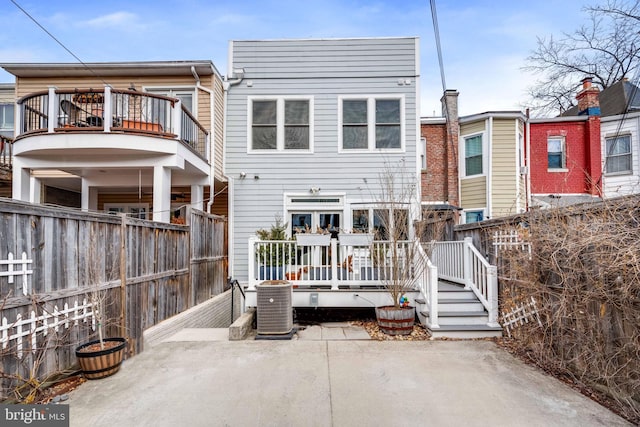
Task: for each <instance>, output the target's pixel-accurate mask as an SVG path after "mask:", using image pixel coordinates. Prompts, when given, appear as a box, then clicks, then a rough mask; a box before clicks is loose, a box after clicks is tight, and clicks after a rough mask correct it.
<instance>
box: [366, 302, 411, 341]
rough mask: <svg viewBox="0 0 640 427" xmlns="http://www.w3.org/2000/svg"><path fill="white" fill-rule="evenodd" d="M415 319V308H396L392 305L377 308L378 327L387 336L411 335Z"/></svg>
mask: <svg viewBox="0 0 640 427" xmlns="http://www.w3.org/2000/svg"><path fill="white" fill-rule="evenodd" d="M415 317H416V310H415V308H414V307H400V308H396V307H394V306H392V305H386V306H382V307H376V319H377V320H378V326H379V327H380V330H381V331H382V332H384V333H385V334H387V335H409V334H411V332H412V331H413V324H414V322H415Z"/></svg>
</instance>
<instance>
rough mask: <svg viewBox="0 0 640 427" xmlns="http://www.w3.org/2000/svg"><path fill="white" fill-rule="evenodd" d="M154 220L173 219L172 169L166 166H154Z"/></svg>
mask: <svg viewBox="0 0 640 427" xmlns="http://www.w3.org/2000/svg"><path fill="white" fill-rule="evenodd" d="M153 220H154V221H156V222H165V223H168V222H169V221H170V220H171V169H169V168H166V167H164V166H154V167H153Z"/></svg>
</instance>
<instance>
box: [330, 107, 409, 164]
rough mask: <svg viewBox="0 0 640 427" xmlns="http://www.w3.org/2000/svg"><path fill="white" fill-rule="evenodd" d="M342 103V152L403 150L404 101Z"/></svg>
mask: <svg viewBox="0 0 640 427" xmlns="http://www.w3.org/2000/svg"><path fill="white" fill-rule="evenodd" d="M339 102H340V113H341V114H340V120H341V123H340V131H341V144H342V146H341V149H342V150H344V151H347V150H370V151H373V150H400V149H402V148H403V138H402V129H403V102H402V98H397V97H394V98H387V97H364V98H341V99H340V101H339Z"/></svg>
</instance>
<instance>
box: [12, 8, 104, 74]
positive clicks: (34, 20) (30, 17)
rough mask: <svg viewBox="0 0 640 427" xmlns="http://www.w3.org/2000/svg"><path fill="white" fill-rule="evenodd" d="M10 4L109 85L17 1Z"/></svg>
mask: <svg viewBox="0 0 640 427" xmlns="http://www.w3.org/2000/svg"><path fill="white" fill-rule="evenodd" d="M11 3H13V4H14V5H15V6H16V7H17V8H18V9H20V10H21V11H22V13H24V14H25V15H27V17H29V19H31V20H32V21H33V22H34V23H35V24H36V25H37V26H38V27H40V29H42V31H44V32H45V33H47V35H48V36H49V37H51V38H52V39H53V40H55V42H56V43H58V44H59V45H60V46H61V47H62V48H63V49H64V50H66V51H67V52H69V54H70V55H71V56H73V57H74V58H75V59H76V60H77V61H78V62H79V63H80V64H82V66H83V67H84V68H86V69H87V70H89V72H91V74H93V75H94V76H96V77H97V78H98V79H99V80H100V81H101V82H102V83H104V84H105V85H109V84H108V83H107V82H105V81H104V79H103V78H102V77H100V76H99V75H98V74H97V73H96V72H95V71H94V70H93V69H92V68H91V67H89V66H88V65H87V64H85V63H84V62H83V61H82V59H80V58H79V57H78V56H77V55H76V54H75V53H73V52H72V51H71V49H69V48H68V47H67V46H65V45H64V43H62V42H61V41H60V40H58V39H57V38H56V36H54V35H53V34H51V33H50V32H49V30H47V29H46V28H45V27H44V26H43V25H42V24H40V23H39V22H38V21H37V20H36V19H35V18H34V17H33V16H31V15H30V14H29V12H27V11H26V10H24V9H23V8H22V6H20V5H19V4H18V2H17V1H15V0H11Z"/></svg>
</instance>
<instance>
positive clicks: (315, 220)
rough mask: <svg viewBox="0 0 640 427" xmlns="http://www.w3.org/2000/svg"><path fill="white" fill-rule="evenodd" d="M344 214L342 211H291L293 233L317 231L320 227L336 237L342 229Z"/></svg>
mask: <svg viewBox="0 0 640 427" xmlns="http://www.w3.org/2000/svg"><path fill="white" fill-rule="evenodd" d="M341 217H342V214H341V213H340V212H335V211H333V212H328V211H310V212H309V211H308V212H292V213H291V219H290V224H291V235H292V236H293V235H295V234H296V233H299V232H303V231H305V230H307V232H309V233H316V232H317V231H318V229H319V228H320V229H322V230H326V231H329V232H330V233H331V237H332V238H335V237H337V235H338V231H339V230H340V223H341Z"/></svg>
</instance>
